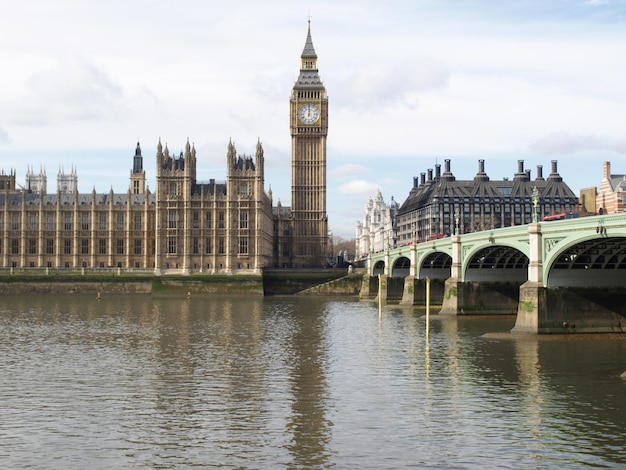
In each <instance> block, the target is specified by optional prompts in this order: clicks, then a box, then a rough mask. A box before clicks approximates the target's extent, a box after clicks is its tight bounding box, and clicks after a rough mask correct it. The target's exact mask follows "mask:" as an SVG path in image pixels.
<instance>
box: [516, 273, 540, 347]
mask: <svg viewBox="0 0 626 470" xmlns="http://www.w3.org/2000/svg"><path fill="white" fill-rule="evenodd" d="M547 293H548V288H547V287H543V284H542V283H541V282H533V281H526V282H525V283H524V284H522V285H521V286H520V288H519V304H518V307H517V318H516V320H515V326H514V327H513V329H512V330H511V333H532V334H537V333H539V330H540V329H541V328H540V319H543V320H544V321H545V320H546V319H547V317H548V299H547Z"/></svg>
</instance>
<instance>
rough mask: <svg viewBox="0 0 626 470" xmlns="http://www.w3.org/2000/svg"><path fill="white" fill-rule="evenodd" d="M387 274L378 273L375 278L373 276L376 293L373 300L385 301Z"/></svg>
mask: <svg viewBox="0 0 626 470" xmlns="http://www.w3.org/2000/svg"><path fill="white" fill-rule="evenodd" d="M388 278H389V276H387V275H386V274H379V275H378V277H377V278H375V280H376V282H377V284H378V285H377V292H378V293H377V294H376V298H375V300H377V301H381V300H382V301H383V302H387V281H388Z"/></svg>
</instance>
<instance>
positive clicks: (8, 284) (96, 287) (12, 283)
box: [0, 276, 263, 296]
mask: <svg viewBox="0 0 626 470" xmlns="http://www.w3.org/2000/svg"><path fill="white" fill-rule="evenodd" d="M98 293H101V294H105V293H106V294H120V295H121V294H131V295H138V294H143V295H157V296H158V295H163V296H167V295H179V294H181V293H183V294H186V293H189V294H194V295H217V294H223V295H263V280H262V278H261V277H260V276H254V277H243V276H242V277H236V278H233V277H232V276H231V277H226V276H224V277H215V278H209V277H205V278H203V279H201V280H200V279H193V278H182V277H181V278H178V279H176V278H174V279H172V278H159V277H154V278H151V279H141V280H132V279H125V280H116V279H108V280H100V281H97V280H90V279H85V278H82V279H77V280H70V279H65V280H63V279H61V280H59V279H57V280H50V281H45V280H41V279H32V280H17V279H15V280H14V279H11V280H8V281H7V280H0V295H39V294H42V295H46V294H51V295H54V294H77V295H80V294H85V295H97V294H98Z"/></svg>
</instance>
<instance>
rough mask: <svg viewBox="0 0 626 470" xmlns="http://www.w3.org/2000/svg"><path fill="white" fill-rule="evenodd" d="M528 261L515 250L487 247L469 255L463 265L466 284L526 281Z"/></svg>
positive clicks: (523, 254) (503, 247)
mask: <svg viewBox="0 0 626 470" xmlns="http://www.w3.org/2000/svg"><path fill="white" fill-rule="evenodd" d="M528 263H529V259H528V256H527V255H526V254H525V253H522V252H521V251H520V250H518V249H517V248H514V247H511V246H505V245H488V246H485V247H483V248H479V249H478V250H477V251H476V252H475V253H473V254H470V255H469V257H468V259H466V260H465V263H464V276H463V277H464V280H465V281H466V282H475V281H478V282H515V283H518V284H519V285H521V284H523V283H524V282H526V280H528Z"/></svg>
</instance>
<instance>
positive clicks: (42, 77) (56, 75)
mask: <svg viewBox="0 0 626 470" xmlns="http://www.w3.org/2000/svg"><path fill="white" fill-rule="evenodd" d="M3 104H4V106H3V107H4V108H5V110H6V109H10V110H11V113H6V115H5V119H7V118H9V119H11V123H12V124H19V125H34V126H44V125H54V124H58V123H66V122H74V121H98V120H101V119H115V118H119V117H120V116H121V115H122V113H123V112H124V110H125V106H124V94H123V92H122V89H121V87H120V85H119V84H118V83H116V82H115V81H113V80H112V79H111V78H110V77H109V76H108V74H107V73H106V72H104V71H103V70H102V69H100V68H99V67H97V66H95V65H93V64H91V63H88V62H84V61H80V60H70V61H63V62H58V63H56V64H55V66H54V67H52V68H47V69H45V70H41V71H38V72H35V73H33V74H32V75H31V76H30V77H29V78H28V79H27V80H26V83H25V89H24V90H23V93H22V94H21V96H14V97H12V98H10V99H8V100H6V101H5V102H4V103H3Z"/></svg>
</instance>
